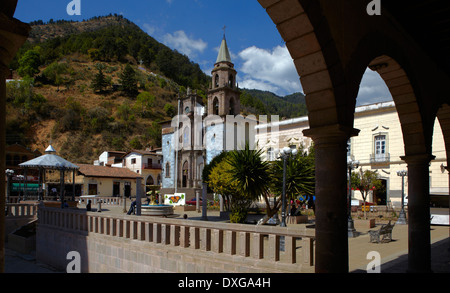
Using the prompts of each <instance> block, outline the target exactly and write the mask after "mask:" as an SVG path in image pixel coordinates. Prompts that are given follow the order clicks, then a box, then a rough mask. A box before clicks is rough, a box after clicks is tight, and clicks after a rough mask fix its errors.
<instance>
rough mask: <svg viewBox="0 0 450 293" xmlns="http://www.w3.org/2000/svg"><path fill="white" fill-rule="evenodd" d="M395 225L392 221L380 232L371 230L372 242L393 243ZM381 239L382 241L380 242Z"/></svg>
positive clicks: (383, 226)
mask: <svg viewBox="0 0 450 293" xmlns="http://www.w3.org/2000/svg"><path fill="white" fill-rule="evenodd" d="M394 226H395V223H394V224H393V225H392V224H391V221H389V223H387V224H386V225H382V226H381V228H380V230H371V231H369V234H370V242H376V243H380V242H390V241H392V229H393V228H394ZM380 237H381V240H380Z"/></svg>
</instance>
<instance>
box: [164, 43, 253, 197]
mask: <svg viewBox="0 0 450 293" xmlns="http://www.w3.org/2000/svg"><path fill="white" fill-rule="evenodd" d="M211 74H212V81H211V85H210V88H209V90H208V93H207V105H204V103H203V100H202V98H201V97H200V96H199V95H198V94H197V92H196V91H191V90H190V89H188V90H187V93H186V96H185V97H180V98H179V99H178V112H177V115H176V116H175V117H174V118H173V119H172V120H171V121H170V123H166V124H165V125H163V126H162V155H163V164H162V189H161V192H162V193H163V194H175V193H184V194H185V199H191V198H192V197H194V196H195V194H196V192H200V190H201V189H202V172H203V168H204V166H205V165H206V164H208V163H209V162H211V160H212V159H213V158H214V157H215V156H217V155H218V154H220V153H221V152H222V151H224V150H230V149H235V148H236V145H237V144H238V140H237V139H234V138H235V137H236V136H237V137H239V136H240V135H239V133H238V131H233V132H230V131H228V132H227V119H230V117H235V115H239V113H240V91H239V89H238V86H237V83H236V75H237V71H236V70H235V69H234V64H233V63H232V61H231V57H230V52H229V50H228V45H227V41H226V38H225V35H224V37H223V39H222V43H221V46H220V50H219V54H218V56H217V60H216V63H215V64H214V69H213V70H212V72H211ZM232 124H233V127H234V124H235V123H234V122H232ZM232 130H236V129H232ZM227 133H228V135H227ZM230 134H231V135H233V136H232V137H230ZM243 137H244V138H245V135H244V136H243ZM227 141H228V144H227Z"/></svg>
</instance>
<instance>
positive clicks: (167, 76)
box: [6, 15, 306, 163]
mask: <svg viewBox="0 0 450 293" xmlns="http://www.w3.org/2000/svg"><path fill="white" fill-rule="evenodd" d="M31 25H32V31H31V34H30V37H29V39H28V41H27V42H26V43H25V44H24V46H23V47H22V48H21V49H20V50H19V52H18V54H17V56H16V57H15V59H14V60H13V61H12V63H11V64H10V68H11V69H12V74H13V79H14V80H13V81H10V82H8V84H7V117H6V123H7V125H6V132H7V134H6V139H7V144H13V143H20V144H22V145H24V146H27V147H29V148H31V149H33V150H34V149H37V150H39V151H41V152H43V151H44V150H45V148H46V147H47V146H48V144H49V143H51V144H52V145H53V146H54V147H55V148H56V149H57V151H58V153H59V154H60V155H61V156H63V157H64V158H67V159H68V160H72V161H74V162H78V163H92V161H93V160H95V159H97V158H98V155H99V154H100V153H101V152H103V151H105V150H121V151H127V150H131V149H143V148H146V147H150V146H152V147H159V146H160V144H161V128H160V125H159V123H158V122H160V121H164V120H169V119H171V118H172V117H173V116H174V115H175V113H176V105H177V97H178V95H181V96H182V95H183V94H184V93H185V92H186V89H187V88H188V87H190V88H191V89H195V90H197V92H198V93H199V94H200V95H201V96H203V98H204V101H205V102H206V96H205V93H206V91H207V89H208V87H209V83H210V77H209V76H208V75H206V74H205V73H204V72H203V71H202V70H201V69H200V67H199V65H198V64H196V63H193V62H192V61H190V60H189V58H188V57H187V56H185V55H183V54H180V53H179V52H177V51H176V50H171V49H170V48H168V47H166V46H165V45H163V44H161V43H159V42H157V41H156V40H155V39H153V38H152V37H151V36H149V35H148V34H146V33H145V32H144V31H142V30H141V29H140V28H139V27H138V26H136V25H135V24H134V23H132V22H130V21H129V20H127V19H125V18H123V17H122V16H120V15H109V16H106V17H94V18H92V19H90V20H86V21H82V22H69V21H53V20H50V21H49V22H48V23H44V22H42V21H35V22H33V23H31ZM238 70H239V69H238ZM241 102H242V105H243V106H242V108H243V113H244V114H253V113H254V114H278V115H280V116H282V117H287V118H290V117H295V116H300V115H305V113H306V112H305V107H304V103H303V102H302V96H301V95H300V96H298V95H297V96H292V97H290V96H288V97H284V98H282V97H278V96H276V95H274V94H272V93H268V92H262V91H257V90H243V92H242V97H241Z"/></svg>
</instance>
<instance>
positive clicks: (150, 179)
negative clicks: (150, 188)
mask: <svg viewBox="0 0 450 293" xmlns="http://www.w3.org/2000/svg"><path fill="white" fill-rule="evenodd" d="M155 182H156V181H155V178H153V176H152V175H148V176H147V178H146V179H145V185H156V184H155Z"/></svg>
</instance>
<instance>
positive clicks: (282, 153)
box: [276, 147, 297, 227]
mask: <svg viewBox="0 0 450 293" xmlns="http://www.w3.org/2000/svg"><path fill="white" fill-rule="evenodd" d="M276 152H278V150H277V151H276ZM279 152H280V157H281V158H282V159H283V193H282V195H281V203H282V206H281V224H280V227H286V161H287V159H288V158H289V157H290V156H291V154H292V155H293V156H295V155H296V154H297V149H291V148H289V147H285V148H283V149H282V150H281V151H279Z"/></svg>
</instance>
